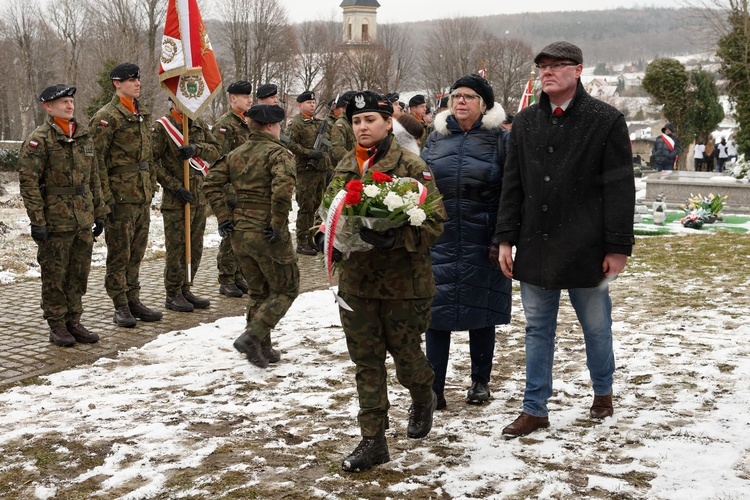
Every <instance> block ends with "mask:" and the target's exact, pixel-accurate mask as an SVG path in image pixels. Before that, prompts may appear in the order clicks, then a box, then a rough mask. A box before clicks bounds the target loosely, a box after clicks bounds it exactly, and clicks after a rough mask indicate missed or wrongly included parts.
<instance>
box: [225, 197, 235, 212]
mask: <svg viewBox="0 0 750 500" xmlns="http://www.w3.org/2000/svg"><path fill="white" fill-rule="evenodd" d="M227 206H228V207H229V210H234V209H235V207H236V206H237V197H236V196H232V197H231V198H229V199H228V200H227Z"/></svg>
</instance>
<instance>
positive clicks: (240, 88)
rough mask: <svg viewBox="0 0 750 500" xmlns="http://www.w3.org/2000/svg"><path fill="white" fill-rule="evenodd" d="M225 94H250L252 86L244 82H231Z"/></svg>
mask: <svg viewBox="0 0 750 500" xmlns="http://www.w3.org/2000/svg"><path fill="white" fill-rule="evenodd" d="M227 93H229V94H252V93H253V86H252V85H251V84H250V82H246V81H245V80H237V81H236V82H232V83H231V84H229V87H227Z"/></svg>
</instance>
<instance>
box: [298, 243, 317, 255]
mask: <svg viewBox="0 0 750 500" xmlns="http://www.w3.org/2000/svg"><path fill="white" fill-rule="evenodd" d="M297 253H300V254H302V255H317V254H318V251H317V250H315V249H314V248H313V247H311V246H310V245H299V246H298V247H297Z"/></svg>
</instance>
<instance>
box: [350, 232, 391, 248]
mask: <svg viewBox="0 0 750 500" xmlns="http://www.w3.org/2000/svg"><path fill="white" fill-rule="evenodd" d="M359 237H360V238H362V241H364V242H365V243H369V244H370V245H372V246H374V247H377V248H383V249H386V250H388V249H389V248H393V245H395V244H396V231H395V230H394V229H386V230H385V231H384V232H382V233H379V232H377V231H375V230H373V229H370V228H369V227H363V228H362V230H361V231H360V232H359Z"/></svg>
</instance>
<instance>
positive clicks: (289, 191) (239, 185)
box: [203, 132, 297, 231]
mask: <svg viewBox="0 0 750 500" xmlns="http://www.w3.org/2000/svg"><path fill="white" fill-rule="evenodd" d="M296 179H297V174H296V170H295V167H294V160H293V159H292V153H291V151H289V150H288V149H287V148H286V147H285V146H284V145H283V144H282V143H281V142H280V141H277V140H276V139H275V138H274V137H273V136H271V135H270V134H267V133H265V132H254V133H253V135H251V136H250V140H249V141H247V142H246V143H245V144H243V145H242V146H240V147H238V148H237V149H234V150H232V151H231V152H230V153H229V154H228V155H226V156H223V157H221V158H220V159H219V161H217V162H216V164H214V166H213V167H211V170H209V171H208V175H207V176H206V181H205V182H204V184H203V190H204V191H205V193H206V198H207V199H208V202H209V203H210V204H211V208H212V209H213V211H214V213H215V214H216V219H217V220H218V221H219V224H221V223H222V222H225V221H228V220H233V221H234V227H235V229H237V230H240V231H262V230H263V229H265V228H267V227H273V228H274V229H276V230H278V231H286V230H287V221H288V218H289V211H290V210H291V209H292V196H293V192H294V185H295V183H296ZM227 183H231V185H232V187H233V188H234V190H235V191H236V192H237V206H236V207H235V209H234V211H233V212H230V211H229V209H228V208H227V206H226V204H225V203H224V195H223V187H224V185H226V184H227Z"/></svg>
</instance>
